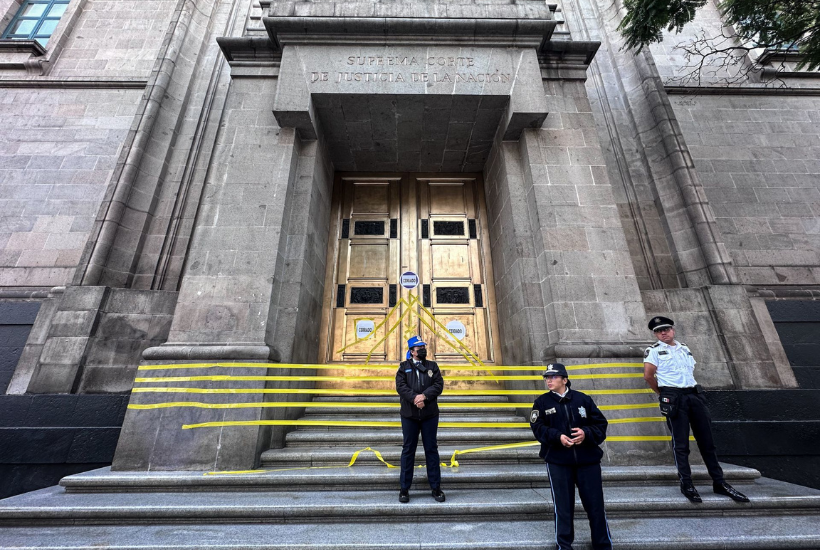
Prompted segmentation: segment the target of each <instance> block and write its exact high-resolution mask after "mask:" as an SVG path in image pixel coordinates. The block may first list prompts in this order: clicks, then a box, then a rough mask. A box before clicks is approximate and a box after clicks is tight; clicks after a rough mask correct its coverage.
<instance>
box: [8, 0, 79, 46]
mask: <svg viewBox="0 0 820 550" xmlns="http://www.w3.org/2000/svg"><path fill="white" fill-rule="evenodd" d="M69 2H70V0H24V1H23V4H22V5H21V6H20V10H19V11H18V12H17V14H16V15H15V16H14V18H13V19H12V20H11V23H10V24H9V26H8V27H7V28H6V30H5V32H3V38H5V39H12V40H36V41H37V42H39V43H40V44H41V45H43V46H45V45H46V43H48V39H49V38H51V33H53V32H54V29H56V28H57V23H59V22H60V17H62V15H63V14H64V13H65V10H66V9H67V8H68V3H69Z"/></svg>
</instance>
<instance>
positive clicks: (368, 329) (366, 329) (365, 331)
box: [356, 321, 376, 340]
mask: <svg viewBox="0 0 820 550" xmlns="http://www.w3.org/2000/svg"><path fill="white" fill-rule="evenodd" d="M375 329H376V323H375V322H373V321H356V340H364V339H365V338H369V337H370V336H373V331H374V330H375Z"/></svg>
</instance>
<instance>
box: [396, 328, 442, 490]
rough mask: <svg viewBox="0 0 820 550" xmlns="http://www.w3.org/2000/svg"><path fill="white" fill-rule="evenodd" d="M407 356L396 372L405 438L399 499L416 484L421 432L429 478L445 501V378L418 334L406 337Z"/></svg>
mask: <svg viewBox="0 0 820 550" xmlns="http://www.w3.org/2000/svg"><path fill="white" fill-rule="evenodd" d="M407 347H408V348H409V351H408V352H407V360H406V361H403V362H402V363H401V365H399V371H398V372H397V373H396V391H397V392H398V393H399V398H400V400H401V412H400V414H401V431H402V435H403V436H404V442H403V444H402V449H401V474H400V481H401V490H400V491H399V502H410V485H412V484H413V467H414V462H415V458H416V447H417V446H418V444H419V433H421V440H422V444H423V445H424V458H425V459H426V462H427V481H429V483H430V488H431V489H432V490H433V498H434V499H436V500H437V501H438V502H444V492H443V491H442V490H441V464H440V463H439V454H438V441H436V433H437V432H438V403H437V402H436V399H437V398H438V396H439V395H441V392H442V391H443V390H444V378H442V376H441V371H440V370H439V368H438V365H437V364H436V362H435V361H428V360H427V344H425V343H424V342H422V341H421V339H420V338H419V337H418V336H413V337H412V338H410V340H408V341H407Z"/></svg>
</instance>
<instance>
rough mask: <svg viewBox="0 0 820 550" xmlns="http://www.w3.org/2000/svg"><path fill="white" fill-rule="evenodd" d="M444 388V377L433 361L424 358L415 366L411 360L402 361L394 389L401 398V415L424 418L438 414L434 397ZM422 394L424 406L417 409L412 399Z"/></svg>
mask: <svg viewBox="0 0 820 550" xmlns="http://www.w3.org/2000/svg"><path fill="white" fill-rule="evenodd" d="M443 390H444V378H442V377H441V371H440V370H439V369H438V365H437V364H436V362H435V361H427V360H424V361H422V362H421V365H420V366H419V368H416V366H415V364H414V363H413V361H412V360H408V361H402V363H401V364H400V365H399V370H398V372H397V373H396V391H397V392H398V393H399V397H400V398H401V415H402V416H404V417H405V418H416V419H424V418H430V417H432V416H436V415H437V414H438V403H437V402H436V398H437V397H438V396H439V395H441V392H442V391H443ZM420 393H423V394H424V408H423V409H419V408H418V407H416V406H415V405H414V404H413V400H414V399H415V398H416V396H417V395H418V394H420Z"/></svg>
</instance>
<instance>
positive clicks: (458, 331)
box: [447, 321, 467, 340]
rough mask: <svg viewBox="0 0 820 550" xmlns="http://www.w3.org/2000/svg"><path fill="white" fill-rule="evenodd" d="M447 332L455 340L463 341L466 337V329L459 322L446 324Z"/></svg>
mask: <svg viewBox="0 0 820 550" xmlns="http://www.w3.org/2000/svg"><path fill="white" fill-rule="evenodd" d="M447 332H449V333H450V335H451V336H452V337H453V338H455V339H456V340H464V337H465V336H467V329H466V328H465V327H464V323H462V322H461V321H450V322H449V323H447Z"/></svg>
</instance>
